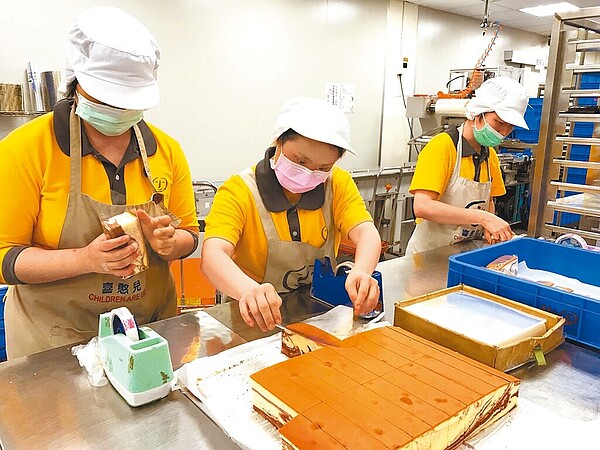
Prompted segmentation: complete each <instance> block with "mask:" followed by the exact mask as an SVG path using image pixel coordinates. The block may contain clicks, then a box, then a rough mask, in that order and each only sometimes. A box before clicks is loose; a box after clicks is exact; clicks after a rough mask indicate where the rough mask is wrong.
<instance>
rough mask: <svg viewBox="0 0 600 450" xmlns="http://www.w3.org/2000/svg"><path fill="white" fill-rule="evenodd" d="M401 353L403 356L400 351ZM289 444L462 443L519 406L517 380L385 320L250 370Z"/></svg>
mask: <svg viewBox="0 0 600 450" xmlns="http://www.w3.org/2000/svg"><path fill="white" fill-rule="evenodd" d="M393 355H397V358H394V357H393ZM251 384H252V398H253V407H254V409H255V410H256V411H257V412H258V413H259V414H260V415H262V416H263V417H266V418H267V419H268V420H269V421H270V422H271V424H273V425H274V426H276V427H277V428H278V429H279V434H280V436H281V439H282V446H283V448H284V449H302V450H304V449H329V448H331V449H337V448H346V449H362V448H368V449H376V448H381V449H386V448H388V449H398V450H399V449H417V448H427V449H431V450H436V449H440V450H441V449H454V448H457V447H458V446H459V445H460V443H462V442H463V441H464V440H465V439H467V438H469V437H470V436H472V435H473V434H475V433H477V432H478V431H480V430H482V429H483V428H485V427H487V426H489V425H490V424H492V423H494V422H495V421H496V420H498V419H499V418H500V417H502V416H504V415H505V414H506V413H507V412H508V411H510V410H511V409H512V408H514V407H515V406H516V405H517V396H518V388H519V380H517V379H516V378H514V377H512V376H510V375H507V374H505V373H503V372H500V371H497V370H495V369H493V368H491V367H488V366H486V365H483V364H481V363H479V362H477V361H474V360H471V359H470V358H467V357H465V356H463V355H460V354H458V353H456V352H454V351H452V350H449V349H447V348H445V347H442V346H440V345H437V344H434V343H432V342H430V341H428V340H426V339H423V338H420V337H418V336H416V335H413V334H411V333H409V332H407V331H405V330H403V329H401V328H397V327H382V328H377V329H374V330H371V331H366V332H364V333H360V334H357V335H354V336H352V337H350V338H348V339H344V340H342V341H340V342H338V343H333V344H331V345H328V346H326V347H324V348H322V349H316V350H314V351H312V352H310V353H306V354H304V355H301V356H298V357H296V358H293V359H290V360H287V361H284V362H281V363H279V364H276V365H274V366H271V367H268V368H266V369H263V370H261V371H259V372H257V373H255V374H253V375H252V376H251Z"/></svg>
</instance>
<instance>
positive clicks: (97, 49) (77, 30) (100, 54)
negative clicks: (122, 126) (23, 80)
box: [63, 6, 160, 110]
mask: <svg viewBox="0 0 600 450" xmlns="http://www.w3.org/2000/svg"><path fill="white" fill-rule="evenodd" d="M159 60H160V50H159V48H158V43H157V42H156V39H154V37H153V36H152V34H151V33H150V31H149V30H148V29H147V28H146V27H145V26H144V25H143V24H142V23H141V22H139V21H138V20H137V19H136V18H134V17H132V16H130V15H129V14H127V13H126V12H124V11H122V10H121V9H119V8H115V7H113V6H94V7H92V8H90V9H88V10H86V11H84V12H83V13H81V14H80V15H79V16H78V17H77V20H76V22H75V25H74V26H73V28H72V29H71V31H70V32H69V33H68V35H67V43H66V68H65V76H64V77H63V80H64V85H63V91H66V89H64V88H65V85H68V83H70V82H71V81H73V79H74V78H77V81H78V82H79V84H80V85H81V87H82V88H83V89H84V90H85V91H86V92H87V93H88V94H89V95H91V96H92V97H94V98H96V99H98V100H100V101H102V102H104V103H107V104H109V105H111V106H116V107H118V108H125V109H137V110H143V109H148V108H152V107H153V106H156V105H157V104H158V100H159V92H158V83H157V81H156V79H157V71H158V64H159Z"/></svg>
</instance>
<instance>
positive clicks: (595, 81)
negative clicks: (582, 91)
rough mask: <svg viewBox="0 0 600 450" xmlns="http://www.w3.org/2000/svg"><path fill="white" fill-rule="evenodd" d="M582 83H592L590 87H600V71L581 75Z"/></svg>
mask: <svg viewBox="0 0 600 450" xmlns="http://www.w3.org/2000/svg"><path fill="white" fill-rule="evenodd" d="M581 84H582V85H584V84H585V85H588V84H589V85H590V89H596V88H598V87H600V73H598V72H588V73H584V74H582V75H581Z"/></svg>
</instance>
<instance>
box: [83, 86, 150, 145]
mask: <svg viewBox="0 0 600 450" xmlns="http://www.w3.org/2000/svg"><path fill="white" fill-rule="evenodd" d="M75 114H77V115H78V116H79V117H81V118H82V119H83V120H85V121H86V122H87V123H89V124H90V125H91V126H93V127H94V128H95V129H96V130H98V131H99V132H100V133H102V134H103V135H105V136H119V135H121V134H123V133H125V132H126V131H127V130H129V129H130V128H131V127H132V126H133V125H135V124H136V123H138V122H139V121H140V120H142V117H143V116H144V111H138V110H134V109H119V108H113V107H112V106H108V105H101V104H100V103H94V102H92V101H90V100H88V99H87V98H85V97H84V96H83V95H79V94H78V95H77V108H76V109H75Z"/></svg>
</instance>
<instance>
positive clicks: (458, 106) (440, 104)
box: [435, 98, 469, 117]
mask: <svg viewBox="0 0 600 450" xmlns="http://www.w3.org/2000/svg"><path fill="white" fill-rule="evenodd" d="M468 102H469V99H468V98H467V99H464V98H440V99H439V100H437V101H436V102H435V113H436V114H437V115H438V116H444V117H465V105H466V104H467V103H468Z"/></svg>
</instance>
